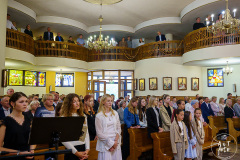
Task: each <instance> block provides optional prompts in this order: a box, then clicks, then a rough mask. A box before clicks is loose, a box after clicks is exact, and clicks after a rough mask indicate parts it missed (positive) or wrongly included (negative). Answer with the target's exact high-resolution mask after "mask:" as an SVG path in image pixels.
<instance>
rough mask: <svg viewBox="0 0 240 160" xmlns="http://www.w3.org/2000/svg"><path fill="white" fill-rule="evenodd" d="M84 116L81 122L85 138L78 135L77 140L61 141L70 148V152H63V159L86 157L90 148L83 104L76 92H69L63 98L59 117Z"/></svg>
mask: <svg viewBox="0 0 240 160" xmlns="http://www.w3.org/2000/svg"><path fill="white" fill-rule="evenodd" d="M78 116H83V117H85V121H84V124H83V131H84V132H85V133H86V134H84V135H85V138H84V137H80V140H78V141H69V142H62V144H63V145H64V146H65V147H66V148H67V149H71V150H72V153H70V154H65V156H64V159H65V160H83V159H87V158H88V152H89V150H90V138H89V133H88V127H87V117H86V116H85V115H84V113H83V104H82V102H81V101H80V98H79V96H78V95H77V94H74V93H70V94H68V95H67V97H66V98H65V99H64V102H63V106H62V109H61V117H78Z"/></svg>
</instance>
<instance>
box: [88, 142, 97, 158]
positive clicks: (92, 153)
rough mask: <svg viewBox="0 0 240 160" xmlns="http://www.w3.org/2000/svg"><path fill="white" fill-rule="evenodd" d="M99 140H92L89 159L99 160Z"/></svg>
mask: <svg viewBox="0 0 240 160" xmlns="http://www.w3.org/2000/svg"><path fill="white" fill-rule="evenodd" d="M96 146H97V140H95V141H90V151H89V153H88V155H89V156H88V160H97V159H98V151H96Z"/></svg>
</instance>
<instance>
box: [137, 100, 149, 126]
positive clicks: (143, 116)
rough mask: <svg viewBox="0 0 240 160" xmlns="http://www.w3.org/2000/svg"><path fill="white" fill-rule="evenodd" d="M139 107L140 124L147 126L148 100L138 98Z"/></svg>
mask: <svg viewBox="0 0 240 160" xmlns="http://www.w3.org/2000/svg"><path fill="white" fill-rule="evenodd" d="M137 108H138V117H139V122H140V126H143V127H147V117H146V100H145V99H144V98H140V99H139V100H138V106H137Z"/></svg>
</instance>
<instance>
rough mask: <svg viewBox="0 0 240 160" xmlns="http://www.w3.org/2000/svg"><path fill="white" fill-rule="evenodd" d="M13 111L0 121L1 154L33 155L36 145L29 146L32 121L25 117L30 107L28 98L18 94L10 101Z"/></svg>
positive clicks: (20, 159)
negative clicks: (25, 112)
mask: <svg viewBox="0 0 240 160" xmlns="http://www.w3.org/2000/svg"><path fill="white" fill-rule="evenodd" d="M9 104H10V106H11V107H12V108H13V111H12V113H11V114H10V115H8V116H7V117H5V118H4V119H3V121H2V122H1V121H0V152H2V151H5V152H12V153H10V155H23V154H33V153H34V149H35V148H36V145H31V146H30V145H29V144H28V139H29V135H30V128H31V120H30V119H29V118H28V117H27V116H26V115H23V112H24V111H25V110H26V108H27V105H28V100H27V96H26V95H25V94H24V93H22V92H16V93H14V94H13V95H12V97H11V98H10V100H9ZM24 159H33V157H26V158H25V157H22V158H19V157H18V158H12V159H11V160H24Z"/></svg>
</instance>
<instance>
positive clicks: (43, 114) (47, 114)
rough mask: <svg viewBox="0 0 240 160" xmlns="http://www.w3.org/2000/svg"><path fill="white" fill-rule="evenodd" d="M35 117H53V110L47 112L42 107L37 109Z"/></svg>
mask: <svg viewBox="0 0 240 160" xmlns="http://www.w3.org/2000/svg"><path fill="white" fill-rule="evenodd" d="M34 116H35V117H55V108H54V110H53V111H49V110H47V109H46V108H45V107H44V106H41V107H39V108H37V110H36V112H35V114H34Z"/></svg>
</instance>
